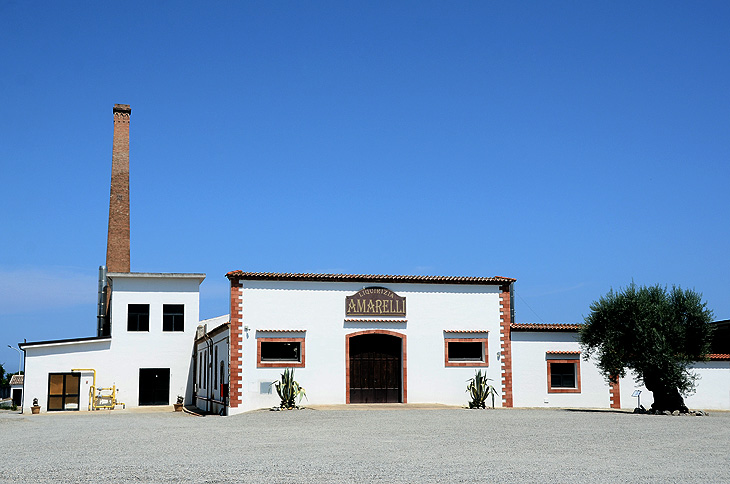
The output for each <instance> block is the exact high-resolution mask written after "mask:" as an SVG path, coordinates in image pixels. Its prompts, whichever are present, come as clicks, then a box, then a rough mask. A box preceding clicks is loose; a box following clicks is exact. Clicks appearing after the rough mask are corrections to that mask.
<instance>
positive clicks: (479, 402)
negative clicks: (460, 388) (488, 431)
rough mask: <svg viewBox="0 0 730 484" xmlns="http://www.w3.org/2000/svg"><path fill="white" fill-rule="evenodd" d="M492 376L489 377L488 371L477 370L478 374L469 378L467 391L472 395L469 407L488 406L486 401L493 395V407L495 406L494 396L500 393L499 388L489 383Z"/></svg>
mask: <svg viewBox="0 0 730 484" xmlns="http://www.w3.org/2000/svg"><path fill="white" fill-rule="evenodd" d="M490 380H491V378H487V373H486V372H484V374H483V375H482V370H477V372H476V374H475V375H474V376H473V377H472V378H470V379H468V380H467V385H466V391H467V393H469V396H470V397H471V401H470V402H469V408H486V407H485V405H484V401H485V400H486V399H487V397H489V396H491V397H492V408H494V396H495V395H498V393H497V390H496V389H495V388H494V387H493V386H492V385H490V384H489V383H487V382H488V381H490Z"/></svg>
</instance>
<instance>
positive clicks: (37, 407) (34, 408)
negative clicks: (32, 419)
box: [30, 405, 41, 415]
mask: <svg viewBox="0 0 730 484" xmlns="http://www.w3.org/2000/svg"><path fill="white" fill-rule="evenodd" d="M40 411H41V407H40V405H33V406H32V407H30V412H31V413H32V414H33V415H37V414H39V413H40Z"/></svg>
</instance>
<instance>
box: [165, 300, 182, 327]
mask: <svg viewBox="0 0 730 484" xmlns="http://www.w3.org/2000/svg"><path fill="white" fill-rule="evenodd" d="M162 331H185V305H184V304H163V305H162Z"/></svg>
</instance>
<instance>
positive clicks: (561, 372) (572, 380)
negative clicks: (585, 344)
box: [547, 353, 580, 393]
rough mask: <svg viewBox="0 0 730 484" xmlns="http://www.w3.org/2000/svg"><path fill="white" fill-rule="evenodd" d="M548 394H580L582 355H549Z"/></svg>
mask: <svg viewBox="0 0 730 484" xmlns="http://www.w3.org/2000/svg"><path fill="white" fill-rule="evenodd" d="M547 378H548V393H580V353H554V354H550V353H548V354H547Z"/></svg>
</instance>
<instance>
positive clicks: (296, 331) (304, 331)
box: [256, 328, 307, 333]
mask: <svg viewBox="0 0 730 484" xmlns="http://www.w3.org/2000/svg"><path fill="white" fill-rule="evenodd" d="M256 331H258V332H260V333H306V332H307V330H306V329H268V328H267V329H257V330H256Z"/></svg>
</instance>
